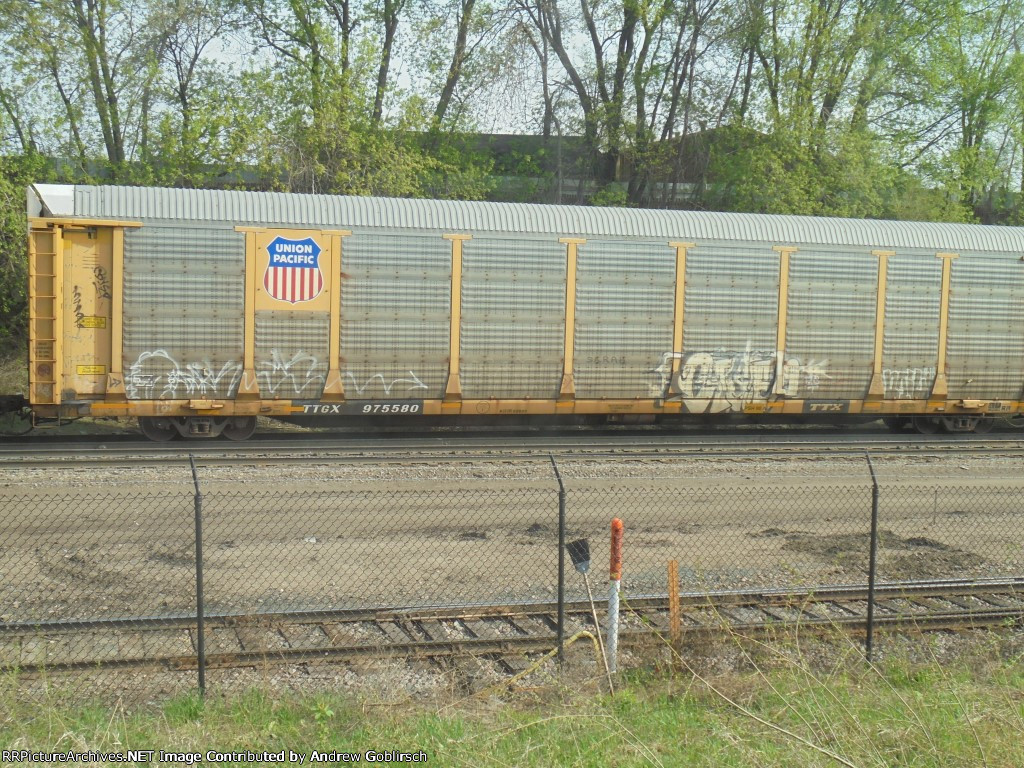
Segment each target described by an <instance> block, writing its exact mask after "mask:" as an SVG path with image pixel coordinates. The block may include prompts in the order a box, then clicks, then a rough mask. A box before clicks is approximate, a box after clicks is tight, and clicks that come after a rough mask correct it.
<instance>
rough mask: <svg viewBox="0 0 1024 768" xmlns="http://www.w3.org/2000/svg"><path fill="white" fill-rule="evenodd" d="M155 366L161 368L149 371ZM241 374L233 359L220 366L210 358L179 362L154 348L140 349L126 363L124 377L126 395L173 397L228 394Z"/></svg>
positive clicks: (234, 387) (233, 391)
mask: <svg viewBox="0 0 1024 768" xmlns="http://www.w3.org/2000/svg"><path fill="white" fill-rule="evenodd" d="M154 367H155V368H156V370H158V371H160V370H162V371H163V372H162V373H151V372H149V371H152V370H153V369H154ZM241 375H242V364H241V363H240V362H238V361H235V360H231V361H228V362H226V363H223V364H222V365H221V367H220V369H219V370H215V369H214V368H213V364H211V363H209V362H206V363H186V364H185V365H181V364H180V363H178V361H177V360H175V359H174V358H173V357H171V355H170V354H168V352H167V351H166V350H163V349H154V350H151V351H147V352H143V353H142V354H140V355H139V356H138V358H137V359H136V360H135V362H134V363H132V364H131V365H130V366H128V372H127V373H126V375H125V378H124V384H125V395H126V396H127V397H128V399H129V400H135V399H139V398H142V399H151V398H154V397H159V398H161V399H174V398H180V397H188V396H192V395H208V394H214V393H218V394H222V395H223V396H224V397H231V396H233V395H234V393H235V390H236V389H237V388H238V382H239V379H240V378H241ZM161 382H163V388H162V389H160V384H161ZM158 389H159V394H157V390H158Z"/></svg>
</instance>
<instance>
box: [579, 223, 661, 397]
mask: <svg viewBox="0 0 1024 768" xmlns="http://www.w3.org/2000/svg"><path fill="white" fill-rule="evenodd" d="M578 254H579V255H578V261H577V272H576V346H575V353H574V356H573V361H574V365H573V376H574V378H575V381H576V396H577V397H584V398H587V397H641V398H650V397H662V396H663V391H662V388H661V387H660V386H659V378H658V375H657V373H655V369H656V368H657V367H658V364H659V362H660V361H661V359H662V357H663V356H664V355H665V354H666V353H670V352H671V351H672V314H673V309H674V300H675V269H676V251H675V249H674V248H670V247H669V246H668V244H667V243H666V244H665V245H655V244H651V243H643V242H635V241H633V242H629V241H599V240H589V241H587V242H586V243H584V244H583V245H580V246H579V250H578Z"/></svg>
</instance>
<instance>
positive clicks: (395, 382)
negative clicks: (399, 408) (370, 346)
mask: <svg viewBox="0 0 1024 768" xmlns="http://www.w3.org/2000/svg"><path fill="white" fill-rule="evenodd" d="M408 373H409V378H408V379H406V378H392V379H390V380H389V379H387V378H385V377H384V374H382V373H375V374H374V375H373V376H370V377H369V378H367V379H366V380H365V381H363V383H362V384H360V383H359V380H358V379H357V378H356V377H355V374H353V373H352V372H351V371H349V373H348V378H349V380H350V381H351V382H352V389H353V390H355V393H356V394H357V395H361V394H363V393H364V392H366V390H367V389H369V388H370V387H372V386H374V384H375V383H377V382H380V386H381V387H383V389H384V394H385V395H390V394H391V391H392V390H393V389H396V388H397V390H398V391H399V392H411V391H413V390H414V389H429V387H427V385H426V384H424V383H423V382H422V381H420V377H419V376H417V375H416V374H415V373H413V372H412V371H409V372H408ZM403 384H406V385H408V386H406V387H404V388H403V387H402V386H401V385H403Z"/></svg>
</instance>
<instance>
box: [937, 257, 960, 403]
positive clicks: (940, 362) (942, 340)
mask: <svg viewBox="0 0 1024 768" xmlns="http://www.w3.org/2000/svg"><path fill="white" fill-rule="evenodd" d="M959 257H960V254H959V253H947V252H944V251H940V252H939V253H936V254H935V258H937V259H942V295H941V300H940V303H939V349H938V355H937V360H936V363H935V383H934V384H933V385H932V394H931V396H932V397H941V398H945V397H946V396H947V395H948V394H949V383H948V382H947V381H946V338H947V337H948V335H949V285H950V282H951V276H952V274H953V259H956V258H959Z"/></svg>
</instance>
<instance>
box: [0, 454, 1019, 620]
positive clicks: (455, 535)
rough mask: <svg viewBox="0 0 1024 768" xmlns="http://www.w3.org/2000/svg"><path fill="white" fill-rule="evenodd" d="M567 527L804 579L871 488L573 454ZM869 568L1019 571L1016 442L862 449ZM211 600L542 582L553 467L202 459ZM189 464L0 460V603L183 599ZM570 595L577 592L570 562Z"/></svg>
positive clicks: (862, 572) (710, 583)
mask: <svg viewBox="0 0 1024 768" xmlns="http://www.w3.org/2000/svg"><path fill="white" fill-rule="evenodd" d="M560 467H561V471H562V475H563V477H564V478H565V481H566V486H567V488H568V498H567V538H568V539H569V540H572V539H575V538H586V539H588V541H589V542H590V544H591V547H592V551H593V560H594V566H593V570H592V573H593V574H594V575H593V581H594V584H595V587H596V588H597V589H598V591H601V590H603V589H604V584H605V583H606V582H605V578H606V577H605V576H604V573H605V571H604V563H606V562H607V557H608V555H607V551H608V550H607V546H608V545H607V543H606V542H607V540H608V533H607V531H608V525H609V522H610V520H611V519H612V517H616V516H617V517H621V518H622V519H623V520H625V523H626V532H627V533H626V553H625V560H626V575H625V582H624V583H625V586H626V588H627V589H628V590H629V592H630V593H631V594H645V593H652V592H662V593H663V592H664V591H665V577H664V573H665V568H666V564H667V561H668V560H670V559H677V560H678V561H679V562H680V573H681V578H682V581H683V587H684V589H689V590H702V589H719V588H755V587H787V586H792V587H800V586H808V585H812V584H831V583H848V582H863V581H865V580H866V570H867V555H868V540H869V539H868V531H869V521H870V505H871V494H870V485H869V480H868V474H867V470H866V466H865V463H864V462H863V461H862V460H859V459H850V458H829V459H813V458H803V457H801V458H790V459H774V458H773V459H765V458H759V459H758V458H750V459H747V458H743V459H739V458H699V459H694V458H686V459H678V460H668V459H663V460H656V461H643V460H599V461H598V460H565V461H561V462H560ZM876 469H877V472H878V475H879V478H880V480H881V482H882V485H883V489H882V494H881V504H880V537H881V542H880V559H879V568H880V570H879V574H880V577H881V578H882V579H907V578H911V579H913V578H941V577H954V576H978V577H983V576H1002V575H1019V574H1021V573H1022V572H1024V557H1022V554H1021V547H1020V539H1021V536H1020V534H1019V531H1020V530H1021V529H1022V526H1021V522H1022V520H1021V516H1022V515H1024V482H1022V480H1021V478H1020V476H1019V462H1018V461H1016V460H1010V459H1001V458H992V457H971V456H960V457H943V458H934V457H914V456H884V457H880V458H878V459H877V460H876ZM200 476H201V481H202V486H203V491H204V495H205V509H204V512H205V520H206V526H205V530H204V551H205V557H204V566H205V571H206V595H207V599H208V609H209V610H223V611H229V612H235V611H260V612H262V611H269V610H290V609H316V608H347V607H377V606H381V605H424V604H437V603H450V602H460V603H462V602H480V603H488V602H504V601H510V600H535V599H536V600H547V599H552V598H553V597H554V588H555V584H556V581H557V552H558V547H557V520H558V517H557V514H558V502H557V486H556V484H555V482H554V480H553V477H552V473H551V467H550V464H549V463H547V462H546V461H536V462H533V461H530V462H500V461H481V462H475V463H457V464H442V463H437V464H414V465H399V464H378V465H374V464H335V465H331V464H317V463H316V459H315V458H311V459H310V462H309V464H302V465H289V466H283V467H279V466H260V465H256V464H254V465H251V466H246V467H201V468H200ZM191 490H192V485H191V475H190V473H189V472H188V469H187V467H185V466H183V465H182V464H181V463H180V462H175V463H168V465H167V466H166V467H160V468H142V469H103V470H97V469H89V470H74V469H69V468H62V469H54V470H52V471H41V470H31V469H26V470H12V471H10V472H7V473H5V476H4V479H3V481H2V487H0V528H2V529H3V531H4V538H3V540H2V541H0V620H4V621H20V620H26V619H41V618H49V619H54V618H80V619H87V618H113V617H119V616H134V615H146V616H150V615H168V614H175V613H180V612H183V611H185V612H187V611H190V610H192V606H193V605H194V597H193V591H194V540H193V534H192V520H193V509H192V498H191ZM567 586H568V589H569V595H570V597H572V598H579V597H582V596H583V595H584V594H585V592H584V590H583V584H582V583H581V579H580V578H579V577H578V576H577V575H576V574H575V573H574V572H573V571H572V570H571V569H570V571H569V577H568V579H567Z"/></svg>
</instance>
